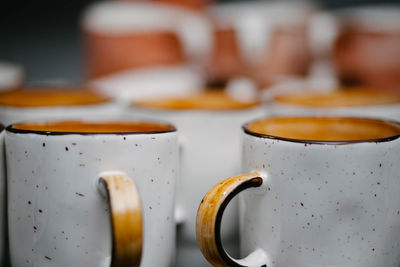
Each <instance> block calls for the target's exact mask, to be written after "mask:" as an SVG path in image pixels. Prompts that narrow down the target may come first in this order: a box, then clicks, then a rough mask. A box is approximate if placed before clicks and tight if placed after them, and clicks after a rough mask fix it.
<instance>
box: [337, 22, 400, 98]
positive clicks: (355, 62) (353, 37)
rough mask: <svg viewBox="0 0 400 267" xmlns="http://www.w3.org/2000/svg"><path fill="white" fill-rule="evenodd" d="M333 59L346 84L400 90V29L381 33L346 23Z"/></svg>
mask: <svg viewBox="0 0 400 267" xmlns="http://www.w3.org/2000/svg"><path fill="white" fill-rule="evenodd" d="M334 58H335V64H336V67H337V71H338V74H339V78H340V80H341V82H342V83H343V84H345V85H364V86H368V87H374V88H382V89H385V90H394V91H400V29H399V30H398V31H392V32H378V31H373V30H371V29H368V28H365V27H363V26H358V25H354V24H348V25H344V26H343V27H342V28H341V32H340V34H339V36H338V38H337V41H336V44H335V52H334Z"/></svg>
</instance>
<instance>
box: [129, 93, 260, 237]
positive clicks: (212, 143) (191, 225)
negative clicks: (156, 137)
mask: <svg viewBox="0 0 400 267" xmlns="http://www.w3.org/2000/svg"><path fill="white" fill-rule="evenodd" d="M222 95H223V94H222ZM205 96H207V93H199V94H198V95H196V94H194V95H183V96H180V97H177V96H174V97H171V98H167V99H166V101H167V102H168V101H171V99H172V102H174V101H177V100H176V99H178V100H179V101H177V102H178V105H179V103H181V102H183V103H185V104H183V105H188V106H190V104H191V103H192V101H195V100H196V97H199V99H198V100H199V101H198V102H197V105H198V106H196V107H195V108H192V107H191V108H188V107H186V108H183V109H182V108H180V109H177V108H172V107H168V108H167V107H163V108H160V107H159V108H157V107H151V106H150V104H151V103H153V102H152V101H153V100H154V99H153V100H149V102H147V101H144V102H142V103H139V104H137V103H136V105H135V106H133V107H132V109H131V111H130V113H131V115H132V116H133V115H136V116H137V115H140V116H145V117H148V118H151V119H158V118H159V119H163V120H166V121H170V122H172V123H173V124H175V125H176V127H177V128H178V130H179V145H180V151H181V160H180V165H181V166H180V169H181V172H180V178H179V181H178V184H177V214H176V215H177V216H176V219H177V221H178V222H180V223H181V224H180V227H179V230H178V235H179V241H181V239H182V240H183V241H185V242H187V243H189V244H190V243H192V244H195V245H196V228H195V227H196V211H197V207H198V203H199V201H200V200H201V198H202V197H203V196H204V194H205V193H206V192H207V190H208V189H209V188H210V187H211V186H212V185H213V184H215V183H216V182H217V181H218V179H220V178H221V177H224V176H225V177H227V176H230V175H233V174H235V173H237V172H238V171H240V125H242V124H243V123H245V122H246V121H248V120H251V119H254V118H257V117H261V116H264V115H265V110H264V107H263V106H261V105H255V104H254V103H256V102H254V103H253V102H248V103H246V102H243V103H240V104H239V107H241V108H238V107H236V108H235V109H233V108H226V107H225V108H223V107H224V106H223V105H221V106H222V107H221V106H219V105H218V104H216V103H215V102H216V100H220V99H219V97H221V95H220V94H219V93H216V94H215V95H213V94H212V93H210V96H209V97H210V99H209V100H208V102H211V104H207V103H206V104H204V103H200V102H201V101H204V99H203V97H205ZM154 101H160V99H156V100H154ZM161 101H162V100H161ZM227 101H228V103H229V100H227ZM181 104H182V103H181ZM222 104H224V103H222ZM173 105H174V104H173ZM173 105H172V106H173ZM208 105H210V107H208V108H206V107H207V106H208ZM226 105H229V104H226ZM236 105H237V104H236ZM237 216H238V211H237V203H236V204H235V203H232V205H231V207H230V210H228V211H227V212H226V213H225V217H224V226H225V227H224V230H223V234H222V235H223V239H224V240H226V241H227V242H233V241H234V239H235V236H236V237H237V234H236V233H237V231H238V223H237ZM235 243H236V242H235Z"/></svg>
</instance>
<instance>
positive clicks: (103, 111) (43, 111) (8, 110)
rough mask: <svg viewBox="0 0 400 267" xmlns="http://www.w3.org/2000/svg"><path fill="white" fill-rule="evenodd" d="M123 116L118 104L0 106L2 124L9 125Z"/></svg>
mask: <svg viewBox="0 0 400 267" xmlns="http://www.w3.org/2000/svg"><path fill="white" fill-rule="evenodd" d="M119 114H121V107H120V106H118V104H117V103H114V102H109V103H101V104H93V105H85V106H69V107H67V106H60V107H26V108H19V107H9V106H0V123H2V124H4V125H6V126H7V125H9V124H11V123H18V122H23V121H29V120H60V119H91V120H95V119H99V118H101V119H103V120H104V118H107V117H110V118H112V117H113V116H118V115H119Z"/></svg>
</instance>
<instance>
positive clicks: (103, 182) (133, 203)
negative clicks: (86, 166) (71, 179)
mask: <svg viewBox="0 0 400 267" xmlns="http://www.w3.org/2000/svg"><path fill="white" fill-rule="evenodd" d="M98 183H99V190H100V191H101V192H102V193H103V195H104V196H106V197H107V200H108V205H109V210H110V219H111V229H112V257H111V265H110V266H112V267H117V266H121V267H122V266H139V264H140V260H141V257H142V242H143V241H142V239H143V226H142V221H143V214H142V204H141V199H140V195H139V192H138V190H137V188H136V185H135V183H134V182H133V180H132V179H131V178H129V176H127V175H126V174H124V173H103V174H101V175H100V178H99V181H98Z"/></svg>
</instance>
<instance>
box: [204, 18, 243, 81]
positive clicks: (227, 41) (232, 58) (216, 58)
mask: <svg viewBox="0 0 400 267" xmlns="http://www.w3.org/2000/svg"><path fill="white" fill-rule="evenodd" d="M212 49H213V50H212V52H211V57H210V61H209V63H208V65H207V73H208V81H209V84H211V85H220V86H223V85H225V84H226V83H227V82H228V81H229V80H230V79H232V78H234V77H236V76H239V75H241V74H242V73H243V70H244V68H245V66H246V62H245V60H244V59H243V58H242V55H241V49H240V47H239V42H238V38H237V33H236V31H235V29H234V28H233V27H226V26H224V27H218V26H215V29H214V42H213V46H212Z"/></svg>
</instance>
